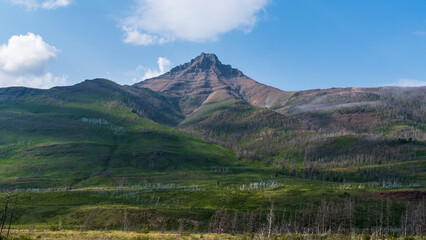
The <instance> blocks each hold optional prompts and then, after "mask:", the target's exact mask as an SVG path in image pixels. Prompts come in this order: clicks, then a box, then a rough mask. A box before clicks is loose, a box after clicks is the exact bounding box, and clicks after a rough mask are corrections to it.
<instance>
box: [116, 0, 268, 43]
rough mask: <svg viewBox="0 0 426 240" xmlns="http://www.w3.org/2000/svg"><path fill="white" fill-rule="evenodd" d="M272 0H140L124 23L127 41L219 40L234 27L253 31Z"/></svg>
mask: <svg viewBox="0 0 426 240" xmlns="http://www.w3.org/2000/svg"><path fill="white" fill-rule="evenodd" d="M269 1H270V0H232V1H230V0H180V1H177V0H136V2H137V5H136V7H135V9H134V11H133V13H132V14H131V15H130V16H128V17H127V18H126V19H125V20H124V21H123V24H122V30H123V31H124V40H123V41H124V42H125V43H131V44H135V45H152V44H163V43H166V42H172V41H175V40H184V41H191V42H204V41H211V40H217V39H218V38H219V36H220V35H222V34H225V33H227V32H230V31H233V30H242V31H244V32H250V31H251V30H252V28H253V27H254V26H255V24H256V22H257V21H258V19H259V13H260V12H261V10H262V9H263V8H264V7H265V6H266V5H267V4H268V2H269Z"/></svg>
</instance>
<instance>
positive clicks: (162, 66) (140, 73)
mask: <svg viewBox="0 0 426 240" xmlns="http://www.w3.org/2000/svg"><path fill="white" fill-rule="evenodd" d="M157 64H158V69H152V68H146V67H144V66H142V65H139V66H138V67H137V68H136V70H135V71H131V72H128V73H127V74H126V75H128V76H131V77H132V81H133V82H140V81H143V80H146V79H150V78H153V77H158V76H160V75H162V74H164V73H166V72H167V71H169V70H170V67H171V66H172V64H171V62H170V60H169V59H167V58H162V57H159V58H158V60H157Z"/></svg>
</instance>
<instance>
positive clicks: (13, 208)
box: [6, 195, 18, 237]
mask: <svg viewBox="0 0 426 240" xmlns="http://www.w3.org/2000/svg"><path fill="white" fill-rule="evenodd" d="M17 202H18V195H16V196H15V202H14V203H13V207H12V213H11V214H10V218H9V227H8V228H7V234H6V237H9V233H10V227H11V226H12V221H13V215H14V213H15V209H16V204H17Z"/></svg>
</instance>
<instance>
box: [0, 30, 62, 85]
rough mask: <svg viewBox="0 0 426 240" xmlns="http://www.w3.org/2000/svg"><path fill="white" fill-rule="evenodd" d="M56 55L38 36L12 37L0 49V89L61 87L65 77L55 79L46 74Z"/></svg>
mask: <svg viewBox="0 0 426 240" xmlns="http://www.w3.org/2000/svg"><path fill="white" fill-rule="evenodd" d="M59 52H60V51H59V50H58V49H56V48H55V47H54V46H51V45H49V44H48V43H46V42H45V41H43V38H42V37H41V36H39V35H35V34H33V33H28V34H27V35H14V36H12V37H11V38H10V39H9V41H8V43H7V44H3V45H1V46H0V87H10V86H26V87H36V88H50V87H53V86H57V85H63V84H65V82H66V77H65V76H63V77H55V76H53V75H52V74H51V73H49V72H47V71H46V68H47V65H48V63H49V62H50V61H51V60H53V59H55V58H56V57H57V56H58V54H59Z"/></svg>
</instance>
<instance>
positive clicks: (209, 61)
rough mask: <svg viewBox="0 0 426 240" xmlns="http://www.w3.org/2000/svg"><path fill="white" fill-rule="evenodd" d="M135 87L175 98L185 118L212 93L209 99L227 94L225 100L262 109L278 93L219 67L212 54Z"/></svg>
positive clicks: (229, 69) (201, 55)
mask: <svg viewBox="0 0 426 240" xmlns="http://www.w3.org/2000/svg"><path fill="white" fill-rule="evenodd" d="M136 85H137V86H139V87H145V88H150V89H151V90H154V91H161V92H167V93H169V94H172V95H175V96H178V97H179V98H181V100H180V107H181V108H182V110H183V112H184V113H185V114H189V113H191V112H192V111H194V110H195V109H197V108H198V107H199V106H201V104H202V103H203V102H204V101H205V100H207V98H208V97H209V96H210V95H211V94H213V93H214V94H213V95H212V96H217V95H221V96H222V95H223V94H227V95H228V96H227V97H230V96H231V97H232V98H235V99H236V100H245V101H247V102H248V103H250V104H253V105H255V106H261V107H264V106H268V105H269V103H270V102H271V101H272V100H271V99H270V97H271V96H273V95H274V96H275V95H276V94H278V93H280V92H281V91H280V90H278V89H276V88H273V87H269V86H266V85H263V84H260V83H258V82H256V81H254V80H253V79H251V78H249V77H247V76H245V75H244V74H243V73H242V72H241V71H239V70H238V69H236V68H232V66H231V65H226V64H222V63H221V62H220V61H219V59H218V57H217V56H216V55H215V54H212V53H201V54H200V55H199V56H197V57H196V58H194V59H192V60H191V61H190V62H188V63H185V64H182V65H179V66H177V67H175V68H173V69H172V70H170V71H169V72H167V73H165V74H163V75H161V76H158V77H155V78H152V79H148V80H145V81H142V82H140V83H137V84H136ZM222 97H223V96H222ZM227 97H225V99H228V98H227ZM211 98H212V97H211ZM211 98H209V99H211Z"/></svg>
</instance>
